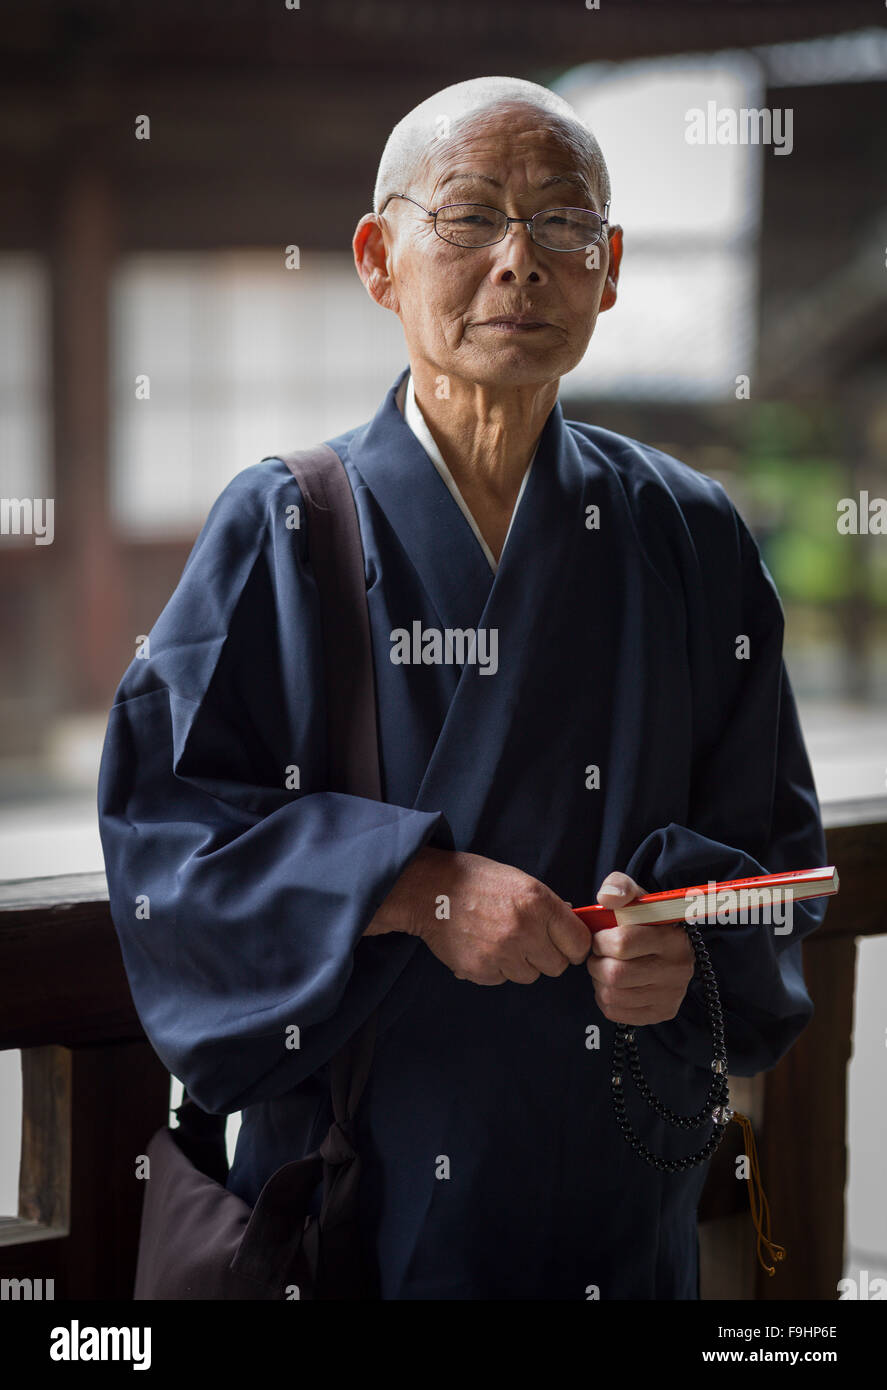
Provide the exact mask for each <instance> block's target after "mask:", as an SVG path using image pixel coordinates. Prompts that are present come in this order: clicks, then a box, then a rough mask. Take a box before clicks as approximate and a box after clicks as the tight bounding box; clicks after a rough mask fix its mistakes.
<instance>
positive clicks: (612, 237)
mask: <svg viewBox="0 0 887 1390" xmlns="http://www.w3.org/2000/svg"><path fill="white" fill-rule="evenodd" d="M608 241H609V245H610V263H609V265H608V266H607V279H606V281H605V282H604V292H603V294H602V295H601V302H600V304H599V305H598V313H601V312H602V310H604V309H611V308H612V307H613V305H614V304H615V303H616V284H617V281H618V280H619V267H620V265H621V264H622V228H621V227H620V226H618V225H617V226H615V227H611V228H610V233H609V237H608Z"/></svg>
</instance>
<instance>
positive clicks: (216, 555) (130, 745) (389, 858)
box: [98, 460, 452, 1112]
mask: <svg viewBox="0 0 887 1390" xmlns="http://www.w3.org/2000/svg"><path fill="white" fill-rule="evenodd" d="M301 501H302V499H301V495H300V493H299V489H298V485H297V484H296V482H295V480H294V479H293V478H292V476H291V475H290V474H289V472H288V471H287V470H286V468H285V466H284V465H283V464H282V463H281V462H280V461H279V460H274V461H266V462H264V463H262V464H257V465H255V466H254V467H253V468H249V469H246V470H245V471H244V472H243V473H241V474H239V475H238V476H237V477H236V478H235V479H234V480H233V481H232V482H231V483H230V484H229V485H228V487H227V488H226V489H225V491H224V492H223V493H222V495H221V496H220V497H219V499H218V500H217V502H216V503H215V505H214V507H213V509H212V511H211V513H210V515H209V518H208V520H207V522H206V524H205V526H204V528H203V530H202V532H201V534H200V536H199V537H198V539H197V542H196V543H195V546H194V548H193V550H192V552H191V555H190V557H189V559H188V562H187V565H186V567H185V570H184V572H183V574H182V578H181V580H180V582H179V584H178V587H177V588H176V590H175V592H174V594H173V595H172V597H171V599H170V601H169V603H168V604H167V606H166V607H165V609H164V610H163V612H162V614H161V615H160V617H159V619H158V621H157V623H156V624H155V626H154V628H153V629H152V631H151V632H150V634H149V635H148V639H149V640H148V644H143V649H142V653H141V655H139V656H138V657H137V658H136V659H135V660H134V661H133V662H132V664H131V665H130V667H129V669H128V670H127V672H126V673H125V675H124V678H123V680H122V682H121V684H120V687H119V689H118V691H117V695H116V699H115V703H114V706H113V708H112V710H111V712H110V716H109V720H108V727H107V733H106V737H105V745H104V751H103V756H102V762H101V769H100V774H99V785H98V808H99V826H100V834H101V840H102V847H103V851H104V857H105V866H106V872H107V879H108V889H109V897H110V906H111V914H112V917H113V921H114V925H115V927H116V930H117V934H118V937H119V940H120V944H121V948H122V953H123V959H124V963H125V967H126V971H127V975H128V978H129V983H130V987H131V990H132V995H133V999H134V1002H135V1006H136V1009H137V1012H138V1015H139V1018H140V1020H141V1022H142V1025H143V1027H144V1029H145V1032H146V1034H147V1036H148V1038H149V1040H150V1042H151V1044H152V1045H153V1047H154V1049H155V1050H156V1052H157V1053H158V1055H159V1056H160V1058H161V1059H162V1061H163V1062H164V1063H165V1065H166V1066H167V1067H168V1068H169V1070H170V1072H172V1074H173V1075H174V1076H176V1077H178V1078H179V1079H180V1080H182V1081H183V1082H184V1084H185V1086H186V1087H187V1089H188V1091H189V1092H190V1093H191V1094H193V1096H194V1097H195V1099H196V1100H197V1101H198V1103H199V1104H200V1105H202V1106H203V1107H204V1108H205V1109H207V1110H211V1111H215V1112H230V1111H234V1110H239V1109H241V1108H243V1107H244V1106H247V1105H251V1104H253V1103H255V1102H258V1101H263V1100H267V1099H270V1098H273V1097H277V1096H280V1095H282V1094H284V1093H285V1092H287V1091H288V1090H290V1089H291V1088H292V1087H294V1086H296V1085H297V1084H299V1083H300V1082H301V1081H302V1080H303V1079H304V1078H305V1077H306V1076H308V1075H309V1074H311V1073H312V1072H313V1071H315V1070H316V1069H317V1068H318V1067H319V1066H321V1065H322V1064H324V1063H325V1062H327V1061H328V1060H329V1058H330V1057H331V1056H332V1055H333V1054H334V1052H335V1051H336V1050H337V1048H338V1047H339V1046H341V1045H342V1044H343V1043H344V1042H345V1040H346V1039H347V1038H348V1037H349V1036H350V1034H351V1033H352V1032H353V1031H354V1030H355V1029H356V1028H357V1027H358V1026H359V1025H360V1024H361V1023H362V1022H363V1020H364V1019H365V1018H367V1017H368V1016H369V1014H370V1012H371V1011H372V1010H373V1008H375V1006H376V1005H377V1004H378V1003H380V1002H381V1001H382V999H383V998H384V997H385V996H386V994H387V993H388V992H389V991H390V990H391V988H392V985H393V984H394V982H395V980H396V979H397V976H398V974H399V973H400V972H401V971H402V970H403V968H404V966H405V965H406V963H407V960H408V958H409V955H410V953H411V951H412V949H414V947H415V945H416V941H415V939H414V938H413V937H411V936H407V935H404V934H403V933H391V934H387V935H383V936H374V937H369V938H365V939H361V938H362V933H363V932H364V930H365V928H366V926H367V925H368V924H369V922H370V920H371V918H372V917H373V915H374V913H375V911H376V909H377V908H378V907H379V905H380V903H381V902H382V901H383V899H384V898H385V897H386V895H387V894H388V892H389V891H390V889H391V888H392V886H393V885H394V883H395V882H396V880H397V879H398V877H399V876H400V874H401V873H402V872H403V870H404V869H405V868H406V867H407V865H408V864H409V863H410V861H411V860H412V858H413V857H414V856H415V854H416V853H417V852H418V850H419V849H420V848H421V847H422V846H423V845H425V844H426V843H428V842H429V841H431V840H432V839H433V838H434V839H436V840H437V842H438V843H439V845H440V847H441V848H452V836H451V834H450V831H449V827H448V825H447V823H446V820H445V818H444V816H443V815H442V814H439V813H436V812H424V811H418V810H413V809H411V808H409V807H404V806H395V805H389V804H387V803H385V802H382V801H373V800H368V799H366V798H363V797H359V796H351V795H346V794H343V793H340V792H330V791H328V790H326V789H325V788H326V776H327V766H326V764H327V743H326V738H327V729H326V716H325V707H324V706H325V702H324V697H323V665H322V652H321V638H320V618H319V607H318V594H317V588H316V584H315V580H314V577H313V573H312V570H311V566H310V562H309V559H308V549H307V531H306V518H305V510H304V508H303V507H302V505H301ZM294 518H296V519H298V520H299V521H300V523H301V524H300V525H299V526H298V527H297V526H296V525H295V524H294ZM383 794H384V793H383Z"/></svg>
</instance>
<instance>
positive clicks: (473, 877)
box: [365, 846, 591, 985]
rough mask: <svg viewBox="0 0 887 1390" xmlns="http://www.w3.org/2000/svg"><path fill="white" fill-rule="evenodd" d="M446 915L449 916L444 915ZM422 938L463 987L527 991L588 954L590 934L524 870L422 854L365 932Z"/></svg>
mask: <svg viewBox="0 0 887 1390" xmlns="http://www.w3.org/2000/svg"><path fill="white" fill-rule="evenodd" d="M445 912H448V914H449V915H448V916H446V915H439V914H443V913H445ZM389 931H405V932H409V933H410V934H411V935H413V936H418V937H420V938H421V939H422V940H423V941H424V942H425V945H426V946H427V947H428V949H429V950H430V951H432V952H433V954H434V955H436V956H437V958H438V960H440V961H442V962H443V964H444V965H446V966H447V968H448V969H450V970H452V972H453V974H454V975H455V976H456V978H457V979H458V980H470V981H471V982H472V983H473V984H476V985H501V984H503V983H504V982H505V981H506V980H512V981H514V983H515V984H523V985H529V984H532V983H533V982H534V980H538V978H539V976H540V975H548V976H551V977H556V976H558V975H562V974H563V972H564V971H565V970H566V968H567V966H568V965H581V963H582V962H583V961H584V960H585V958H586V957H587V955H588V952H589V949H590V945H591V937H590V935H589V931H588V928H587V927H585V926H584V925H583V924H582V922H580V921H579V919H578V917H575V916H574V915H573V913H572V912H571V911H570V908H569V906H568V904H567V903H565V902H564V901H563V899H562V898H559V897H558V896H557V894H556V893H554V892H552V890H551V889H550V888H548V887H547V886H546V885H545V884H544V883H540V881H539V880H538V879H536V878H533V877H532V876H531V875H530V874H525V873H524V872H523V871H522V870H521V869H515V868H513V867H512V866H511V865H509V864H500V863H498V862H497V861H496V860H495V859H486V858H484V856H483V855H480V854H468V853H465V852H463V851H461V850H459V851H452V850H439V849H431V848H429V847H428V846H426V847H424V848H423V849H421V850H420V851H419V853H418V854H417V855H416V856H415V858H414V859H413V860H412V862H411V863H410V864H409V865H408V867H407V868H406V869H405V870H404V872H403V873H402V874H401V876H400V878H399V879H398V880H397V883H396V884H395V885H394V887H393V888H392V890H391V892H390V893H389V895H388V897H387V898H386V899H385V901H384V902H383V903H382V905H381V907H380V908H379V910H378V912H377V913H376V915H375V917H374V918H373V920H372V922H371V923H370V925H369V927H368V928H367V930H366V933H365V934H366V935H367V936H376V935H380V934H382V933H384V932H389Z"/></svg>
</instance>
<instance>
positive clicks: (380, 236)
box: [351, 212, 399, 314]
mask: <svg viewBox="0 0 887 1390" xmlns="http://www.w3.org/2000/svg"><path fill="white" fill-rule="evenodd" d="M351 245H352V248H353V250H354V264H355V265H356V266H357V273H358V275H359V276H360V278H361V280H362V281H363V283H364V285H365V286H366V291H367V294H368V295H369V296H370V298H371V299H374V300H375V301H376V303H377V304H380V305H381V306H382V308H383V309H391V310H392V312H393V313H395V314H396V313H397V312H398V307H399V306H398V300H397V296H396V295H395V293H394V285H393V283H392V280H391V276H390V274H389V257H388V245H387V243H386V240H385V234H384V232H383V230H382V223H381V222H380V220H379V218H378V216H377V214H376V213H374V212H368V213H365V214H364V216H363V217H362V218H361V219H360V221H359V222H358V224H357V227H356V228H355V231H354V239H353V241H352V243H351Z"/></svg>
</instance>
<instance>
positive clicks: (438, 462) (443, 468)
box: [397, 372, 539, 574]
mask: <svg viewBox="0 0 887 1390" xmlns="http://www.w3.org/2000/svg"><path fill="white" fill-rule="evenodd" d="M397 404H398V406H399V407H400V409H401V410H402V411H403V416H404V419H405V420H406V423H407V424H408V425H409V427H410V429H411V430H412V431H413V434H414V435H415V436H416V438H417V439H418V441H419V443H420V444H421V445H422V447H423V449H424V450H425V452H426V454H427V455H428V457H429V458H430V459H431V462H432V463H433V464H434V466H435V468H436V469H437V471H438V473H439V474H440V476H441V477H442V478H443V480H444V482H445V483H446V485H447V487H448V488H449V490H450V492H451V494H452V496H453V499H454V500H455V502H456V504H457V505H458V507H459V510H460V511H461V513H462V515H463V516H464V517H465V520H466V521H467V522H468V525H469V526H470V527H471V529H472V531H473V532H474V534H475V536H476V537H477V541H478V544H479V545H480V548H481V550H482V551H483V552H484V555H486V557H487V561H488V563H489V566H490V569H491V570H492V571H493V573H494V574H495V573H496V571H497V569H498V564H497V562H496V558H495V556H494V555H493V552H492V550H491V549H490V547H489V546H488V545H487V543H486V541H485V540H484V538H483V536H482V535H481V531H480V527H479V526H478V524H477V522H476V521H475V519H474V517H473V516H472V514H471V510H470V508H469V506H468V503H467V502H466V501H465V498H464V497H463V496H462V493H461V492H460V491H459V486H458V484H457V482H456V480H455V478H454V477H453V475H452V473H451V472H450V470H449V468H447V465H446V463H445V462H444V459H443V455H442V454H441V452H440V449H439V448H438V447H437V443H436V441H435V438H434V435H433V434H432V433H431V430H430V429H429V428H428V425H427V424H426V422H425V417H424V415H423V414H422V412H421V410H420V409H419V403H418V401H417V400H416V390H415V387H414V386H413V374H412V372H410V373H409V374H408V375H407V378H406V383H405V386H404V384H403V383H402V384H401V386H400V388H399V390H398V393H397ZM538 447H539V446H538V444H537V446H536V449H534V450H533V458H531V459H530V462H529V463H528V464H527V469H526V472H525V473H524V476H523V478H522V479H521V485H520V488H519V490H518V494H517V497H516V498H515V502H514V508H513V510H512V513H511V520H510V521H509V523H508V530H507V532H506V534H505V541H504V542H503V545H502V549H503V552H504V550H505V545H506V544H507V543H508V537H509V536H510V535H511V528H512V526H513V525H514V518H515V517H516V516H517V509H518V507H519V506H520V500H521V498H522V497H523V495H524V489H525V487H526V485H527V479H528V478H529V476H530V469H531V468H532V467H533V459H535V457H536V451H537V449H538Z"/></svg>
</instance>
